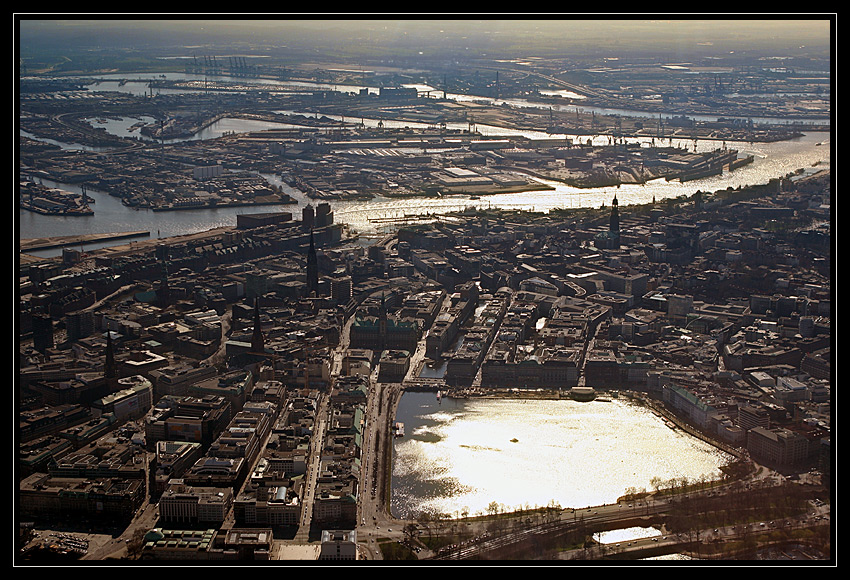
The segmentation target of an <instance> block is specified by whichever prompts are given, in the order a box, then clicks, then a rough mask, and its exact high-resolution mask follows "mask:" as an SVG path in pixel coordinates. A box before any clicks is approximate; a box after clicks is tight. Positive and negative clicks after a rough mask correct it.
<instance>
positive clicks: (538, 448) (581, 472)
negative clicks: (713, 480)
mask: <svg viewBox="0 0 850 580" xmlns="http://www.w3.org/2000/svg"><path fill="white" fill-rule="evenodd" d="M397 420H399V421H401V422H403V423H404V424H405V434H406V435H405V437H404V438H399V439H396V440H395V445H394V463H393V477H392V500H391V509H392V513H393V515H394V516H396V517H401V518H407V517H416V515H417V514H419V513H421V512H429V513H446V514H450V515H462V514H463V513H468V514H470V515H474V514H476V513H487V510H488V506H489V505H490V504H491V503H492V502H496V504H498V505H500V506H503V507H504V508H506V509H514V508H518V507H534V506H545V505H548V504H550V503H557V504H558V505H560V506H561V507H584V506H590V505H598V504H603V503H612V502H615V501H616V500H617V498H619V497H620V496H622V495H623V494H624V493H625V491H626V489H627V488H629V487H637V488H641V487H642V488H645V489H651V486H650V481H651V479H652V478H653V477H660V478H661V479H662V480H668V479H671V478H674V477H676V478H680V477H686V478H688V479H692V478H699V477H701V476H703V475H706V476H709V477H718V476H719V475H720V467H721V466H722V465H724V464H726V463H727V462H728V461H729V460H730V459H731V458H730V457H729V456H728V455H727V454H725V453H722V452H719V451H718V450H716V449H715V448H713V447H711V446H710V445H708V444H706V443H704V442H703V441H700V440H697V439H694V438H692V437H690V436H687V435H685V434H683V433H681V432H679V431H673V430H671V429H669V428H668V427H667V426H666V425H665V424H664V423H663V421H661V420H660V419H658V418H657V417H656V416H655V415H653V414H652V413H651V412H650V411H648V410H646V409H644V408H642V407H639V406H636V405H633V404H630V403H628V402H626V401H594V402H590V403H578V402H575V401H569V400H558V401H536V400H503V399H486V400H484V399H471V400H464V401H458V400H454V399H443V400H442V401H438V400H437V398H436V396H435V394H434V393H415V392H410V393H406V394H405V395H404V396H403V397H402V400H401V402H400V404H399V408H398V413H397Z"/></svg>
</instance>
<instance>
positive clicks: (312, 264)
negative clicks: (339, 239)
mask: <svg viewBox="0 0 850 580" xmlns="http://www.w3.org/2000/svg"><path fill="white" fill-rule="evenodd" d="M318 291H319V260H318V257H317V256H316V244H315V241H314V240H313V230H310V249H309V250H307V295H308V296H309V295H311V294H312V293H313V292H318Z"/></svg>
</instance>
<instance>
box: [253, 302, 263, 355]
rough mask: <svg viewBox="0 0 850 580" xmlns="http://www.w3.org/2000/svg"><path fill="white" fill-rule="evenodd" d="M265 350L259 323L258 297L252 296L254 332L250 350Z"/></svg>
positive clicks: (258, 351)
mask: <svg viewBox="0 0 850 580" xmlns="http://www.w3.org/2000/svg"><path fill="white" fill-rule="evenodd" d="M265 350H266V348H265V339H264V338H263V328H262V325H261V324H260V297H259V296H256V297H255V298H254V334H253V335H252V336H251V351H253V352H255V353H261V352H265Z"/></svg>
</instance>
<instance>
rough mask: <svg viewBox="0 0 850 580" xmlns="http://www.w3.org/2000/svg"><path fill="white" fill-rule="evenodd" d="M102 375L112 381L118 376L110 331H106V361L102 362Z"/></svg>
mask: <svg viewBox="0 0 850 580" xmlns="http://www.w3.org/2000/svg"><path fill="white" fill-rule="evenodd" d="M103 376H104V378H105V379H106V380H107V382H114V381H115V379H116V378H117V377H118V368H117V366H116V365H115V350H114V347H113V346H112V331H111V330H107V331H106V361H105V362H104V364H103Z"/></svg>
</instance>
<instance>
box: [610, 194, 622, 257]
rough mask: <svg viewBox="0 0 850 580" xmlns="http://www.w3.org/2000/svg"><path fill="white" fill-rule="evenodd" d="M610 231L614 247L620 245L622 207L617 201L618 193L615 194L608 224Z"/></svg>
mask: <svg viewBox="0 0 850 580" xmlns="http://www.w3.org/2000/svg"><path fill="white" fill-rule="evenodd" d="M608 232H609V233H610V235H611V242H612V244H613V247H614V248H619V247H620V207H619V202H618V201H617V194H616V193H615V194H614V201H612V202H611V221H610V223H609V225H608Z"/></svg>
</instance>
